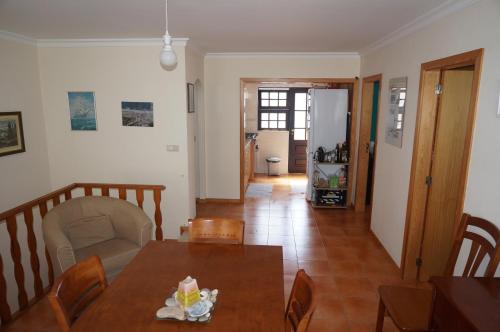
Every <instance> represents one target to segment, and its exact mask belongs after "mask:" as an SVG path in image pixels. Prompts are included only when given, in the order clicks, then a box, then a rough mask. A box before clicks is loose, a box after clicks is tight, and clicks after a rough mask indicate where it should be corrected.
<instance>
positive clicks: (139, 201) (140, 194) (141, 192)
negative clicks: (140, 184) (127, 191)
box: [135, 189, 144, 210]
mask: <svg viewBox="0 0 500 332" xmlns="http://www.w3.org/2000/svg"><path fill="white" fill-rule="evenodd" d="M135 197H136V198H137V205H139V207H140V208H141V209H143V207H142V205H143V203H144V189H136V190H135ZM143 210H144V209H143Z"/></svg>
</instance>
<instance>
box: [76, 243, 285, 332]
mask: <svg viewBox="0 0 500 332" xmlns="http://www.w3.org/2000/svg"><path fill="white" fill-rule="evenodd" d="M282 258H283V254H282V248H281V247H278V246H254V245H227V244H226V245H220V244H194V243H181V242H177V241H174V240H166V241H150V242H149V243H148V244H147V245H146V246H145V247H144V248H143V249H142V250H141V251H140V252H139V253H138V254H137V256H136V257H135V258H134V259H133V260H132V261H131V262H130V263H129V264H128V265H127V266H126V267H125V268H124V270H123V271H122V272H121V273H120V274H119V275H118V276H117V277H116V279H115V280H113V281H112V282H111V284H110V285H109V287H108V288H107V289H106V290H105V291H104V293H103V294H102V295H101V296H100V297H99V298H98V299H97V300H96V301H95V302H94V303H93V304H92V305H91V306H90V307H89V308H87V309H86V310H85V311H84V313H83V314H82V315H81V316H80V317H79V318H78V319H77V320H76V321H75V323H74V324H73V326H72V327H71V331H85V332H89V331H92V332H97V331H120V332H125V331H127V332H128V331H181V330H182V331H245V332H246V331H248V332H251V331H284V326H285V324H284V311H285V309H284V306H285V299H284V290H283V284H284V282H283V263H282ZM188 275H189V276H191V277H193V278H196V279H197V283H198V286H199V287H200V288H209V289H215V288H216V289H218V290H219V295H218V296H217V302H216V304H215V307H214V311H213V312H212V318H211V320H210V321H209V322H208V323H192V322H187V321H183V322H179V321H172V320H157V319H156V318H155V314H156V311H157V310H158V309H159V308H161V307H163V306H165V300H166V299H167V298H168V297H170V296H171V295H172V293H173V291H174V289H175V288H176V287H177V286H178V283H179V281H181V280H183V279H184V278H185V277H186V276H188Z"/></svg>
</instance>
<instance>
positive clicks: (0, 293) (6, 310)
mask: <svg viewBox="0 0 500 332" xmlns="http://www.w3.org/2000/svg"><path fill="white" fill-rule="evenodd" d="M0 318H1V319H2V324H1V325H5V324H6V323H7V322H9V321H10V320H11V319H12V314H11V312H10V307H9V304H8V303H7V283H6V282H5V276H4V275H3V260H2V256H1V255H0Z"/></svg>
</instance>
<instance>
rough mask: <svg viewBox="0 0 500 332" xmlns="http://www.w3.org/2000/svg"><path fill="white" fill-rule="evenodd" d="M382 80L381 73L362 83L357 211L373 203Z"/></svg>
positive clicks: (355, 203) (356, 195)
mask: <svg viewBox="0 0 500 332" xmlns="http://www.w3.org/2000/svg"><path fill="white" fill-rule="evenodd" d="M381 82H382V75H380V74H379V75H373V76H369V77H365V78H363V83H362V84H363V88H362V89H363V90H362V92H361V122H360V132H359V145H358V166H357V167H358V168H357V173H356V174H357V179H356V194H355V200H354V208H355V210H356V211H365V210H366V207H367V206H370V207H371V203H372V196H373V195H372V194H373V178H374V174H375V159H376V144H377V125H378V113H379V107H380V83H381Z"/></svg>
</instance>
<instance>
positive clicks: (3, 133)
mask: <svg viewBox="0 0 500 332" xmlns="http://www.w3.org/2000/svg"><path fill="white" fill-rule="evenodd" d="M24 151H26V149H25V147H24V134H23V121H22V118H21V112H0V156H5V155H8V154H14V153H20V152H24Z"/></svg>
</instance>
